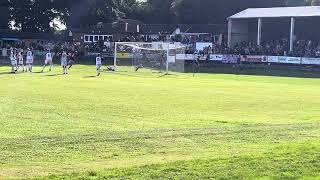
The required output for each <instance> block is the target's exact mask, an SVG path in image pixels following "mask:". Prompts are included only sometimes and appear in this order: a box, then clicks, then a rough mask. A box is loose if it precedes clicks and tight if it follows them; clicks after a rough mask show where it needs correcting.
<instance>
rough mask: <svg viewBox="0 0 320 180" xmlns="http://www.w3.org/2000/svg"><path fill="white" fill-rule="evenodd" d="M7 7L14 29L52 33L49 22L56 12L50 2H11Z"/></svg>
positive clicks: (31, 0)
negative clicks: (8, 7)
mask: <svg viewBox="0 0 320 180" xmlns="http://www.w3.org/2000/svg"><path fill="white" fill-rule="evenodd" d="M9 6H10V16H11V20H13V21H14V22H15V27H16V28H19V29H20V30H21V31H24V32H52V30H53V28H52V27H50V22H51V21H52V20H53V19H54V18H55V17H56V12H55V11H54V9H53V8H52V7H53V2H52V1H51V0H24V1H20V0H11V1H10V3H9Z"/></svg>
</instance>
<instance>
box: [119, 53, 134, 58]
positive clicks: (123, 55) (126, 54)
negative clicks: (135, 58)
mask: <svg viewBox="0 0 320 180" xmlns="http://www.w3.org/2000/svg"><path fill="white" fill-rule="evenodd" d="M117 58H118V59H129V58H132V54H131V53H117Z"/></svg>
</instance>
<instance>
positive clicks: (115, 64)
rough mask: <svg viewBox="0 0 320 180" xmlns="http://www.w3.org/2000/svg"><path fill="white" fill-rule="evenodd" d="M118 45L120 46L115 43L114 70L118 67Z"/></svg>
mask: <svg viewBox="0 0 320 180" xmlns="http://www.w3.org/2000/svg"><path fill="white" fill-rule="evenodd" d="M117 45H118V43H117V42H115V43H114V57H113V66H114V68H116V66H117Z"/></svg>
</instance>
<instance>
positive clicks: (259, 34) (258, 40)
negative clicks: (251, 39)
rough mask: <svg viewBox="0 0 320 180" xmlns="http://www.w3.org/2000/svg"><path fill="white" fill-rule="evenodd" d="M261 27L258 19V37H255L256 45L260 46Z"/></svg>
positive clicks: (260, 20) (260, 21)
mask: <svg viewBox="0 0 320 180" xmlns="http://www.w3.org/2000/svg"><path fill="white" fill-rule="evenodd" d="M261 27H262V19H261V18H258V37H257V45H258V46H260V45H261Z"/></svg>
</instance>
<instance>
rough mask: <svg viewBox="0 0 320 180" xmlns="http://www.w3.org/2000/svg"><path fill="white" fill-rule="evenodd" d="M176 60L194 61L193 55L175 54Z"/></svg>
mask: <svg viewBox="0 0 320 180" xmlns="http://www.w3.org/2000/svg"><path fill="white" fill-rule="evenodd" d="M176 59H177V60H194V54H176Z"/></svg>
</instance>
